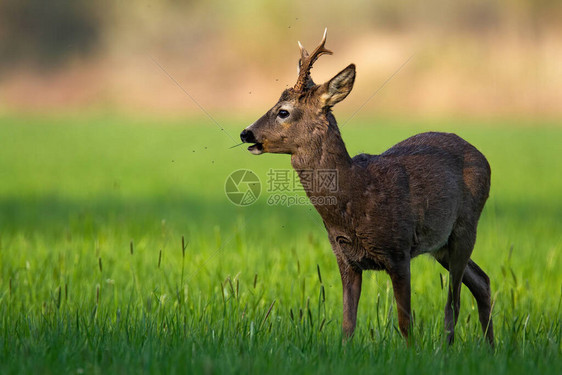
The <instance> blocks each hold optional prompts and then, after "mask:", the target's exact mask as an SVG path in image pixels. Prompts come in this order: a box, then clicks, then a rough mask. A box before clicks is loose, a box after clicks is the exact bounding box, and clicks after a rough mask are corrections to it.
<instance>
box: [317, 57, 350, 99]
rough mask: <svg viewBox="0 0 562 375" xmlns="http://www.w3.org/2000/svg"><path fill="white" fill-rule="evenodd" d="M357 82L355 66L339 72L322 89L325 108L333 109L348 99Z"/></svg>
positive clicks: (321, 97) (321, 96) (321, 95)
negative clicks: (354, 83)
mask: <svg viewBox="0 0 562 375" xmlns="http://www.w3.org/2000/svg"><path fill="white" fill-rule="evenodd" d="M353 82H355V64H351V65H349V66H348V67H347V68H345V69H344V70H342V71H341V72H339V73H338V74H336V75H335V76H334V78H332V79H331V80H329V81H328V82H326V83H324V84H323V85H322V88H321V94H320V100H321V102H322V104H323V106H324V107H332V106H334V105H336V104H337V103H339V102H341V101H342V100H344V99H345V98H346V96H347V95H349V93H350V92H351V89H352V88H353Z"/></svg>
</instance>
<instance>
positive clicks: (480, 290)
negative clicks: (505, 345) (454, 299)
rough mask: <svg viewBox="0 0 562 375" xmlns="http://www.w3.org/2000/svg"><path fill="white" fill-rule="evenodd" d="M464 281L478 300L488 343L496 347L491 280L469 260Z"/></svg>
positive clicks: (479, 312) (481, 321)
mask: <svg viewBox="0 0 562 375" xmlns="http://www.w3.org/2000/svg"><path fill="white" fill-rule="evenodd" d="M462 281H463V283H464V284H465V285H466V286H467V287H468V289H469V290H470V292H471V293H472V295H473V296H474V298H475V299H476V304H477V305H478V315H479V318H480V324H481V325H482V332H483V333H484V336H486V339H487V340H488V343H489V344H490V345H491V346H492V347H494V326H493V323H492V302H491V292H490V278H489V277H488V275H486V273H485V272H484V271H482V269H481V268H480V267H478V265H477V264H476V263H474V262H473V261H472V260H469V261H468V265H467V267H466V269H465V271H464V277H463V279H462Z"/></svg>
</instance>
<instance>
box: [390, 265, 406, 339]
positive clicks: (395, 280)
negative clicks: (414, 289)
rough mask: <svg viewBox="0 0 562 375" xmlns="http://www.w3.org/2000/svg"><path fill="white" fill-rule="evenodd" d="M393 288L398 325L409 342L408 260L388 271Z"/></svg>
mask: <svg viewBox="0 0 562 375" xmlns="http://www.w3.org/2000/svg"><path fill="white" fill-rule="evenodd" d="M388 273H389V275H390V279H391V280H392V288H393V289H394V298H395V299H396V307H397V310H398V326H399V327H400V332H401V333H402V336H404V338H405V339H406V340H407V341H408V343H410V340H409V338H410V327H411V307H410V293H411V292H410V262H409V260H408V261H405V262H403V264H400V266H399V267H396V268H394V269H391V270H389V271H388Z"/></svg>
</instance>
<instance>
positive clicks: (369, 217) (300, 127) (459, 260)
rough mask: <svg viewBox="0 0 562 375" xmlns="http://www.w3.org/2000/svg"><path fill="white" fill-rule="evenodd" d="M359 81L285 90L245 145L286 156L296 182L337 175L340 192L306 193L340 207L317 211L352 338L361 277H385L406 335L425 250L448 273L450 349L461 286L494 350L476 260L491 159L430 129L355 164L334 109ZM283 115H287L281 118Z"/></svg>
mask: <svg viewBox="0 0 562 375" xmlns="http://www.w3.org/2000/svg"><path fill="white" fill-rule="evenodd" d="M354 80H355V66H354V65H350V66H348V67H347V68H346V69H344V70H343V71H342V72H340V73H338V74H337V75H336V76H335V77H334V78H332V79H331V80H330V81H328V82H326V83H324V84H322V85H313V86H311V87H306V88H305V89H302V90H295V89H288V90H285V91H284V92H283V94H282V95H281V98H280V99H279V101H278V103H277V104H276V105H274V106H273V108H271V110H269V111H268V112H267V113H266V114H265V115H264V116H262V117H261V118H260V119H259V120H258V121H256V122H255V123H254V124H252V125H251V126H249V127H248V128H247V129H245V130H244V131H243V132H242V134H241V138H242V141H244V142H249V143H256V145H255V146H250V148H249V149H250V150H251V151H253V152H254V153H261V152H271V153H287V154H290V155H291V164H292V166H293V167H294V169H295V170H296V171H297V173H299V175H302V174H303V173H305V172H306V171H310V170H315V171H318V170H333V171H337V174H338V182H339V183H338V189H337V191H336V192H331V191H327V190H325V189H324V190H322V189H312V188H306V193H307V195H308V196H309V197H318V196H327V195H331V196H335V197H336V198H337V199H336V204H334V205H320V204H317V205H316V206H315V208H316V210H317V211H318V213H319V214H320V215H321V217H322V220H323V221H324V225H325V227H326V230H327V232H328V237H329V240H330V243H331V245H332V248H333V252H334V254H335V256H336V260H337V263H338V266H339V269H340V274H341V279H342V285H343V331H344V334H345V336H346V337H350V336H352V335H353V332H354V330H355V326H356V319H357V306H358V302H359V297H360V294H361V278H362V272H363V271H364V270H384V271H386V272H387V273H388V274H389V276H390V278H391V281H392V285H393V288H394V295H395V298H396V303H397V307H398V309H397V310H398V318H399V326H400V331H401V332H402V334H403V335H404V337H406V338H408V337H409V335H410V325H411V307H410V260H411V259H412V258H414V257H415V256H417V255H419V254H423V253H428V254H431V255H432V256H433V257H435V258H436V259H437V260H438V261H439V263H440V264H441V265H443V266H444V267H445V268H446V269H448V270H449V272H450V288H449V296H448V301H447V304H446V307H445V329H446V331H447V332H448V336H447V339H448V342H449V343H452V342H453V339H454V326H455V323H456V321H457V319H458V313H459V307H460V285H461V281H462V282H464V283H465V284H466V285H467V286H468V288H469V290H470V291H471V292H472V294H473V295H474V297H475V298H476V301H477V304H478V310H479V315H480V321H481V324H482V329H483V331H484V333H485V334H486V337H487V339H488V341H489V342H490V344H491V345H493V328H492V319H491V303H490V281H489V279H488V276H487V275H486V274H485V273H484V271H482V270H481V269H480V268H479V267H478V266H477V265H476V264H475V263H474V262H473V261H472V260H470V255H471V253H472V250H473V247H474V242H475V240H476V228H477V224H478V219H479V217H480V213H481V212H482V209H483V207H484V203H485V202H486V199H487V198H488V193H489V190H490V166H489V164H488V162H487V160H486V158H485V157H484V156H483V155H482V154H481V153H480V152H479V151H478V150H477V149H476V148H475V147H473V146H472V145H470V144H469V143H468V142H466V141H465V140H463V139H462V138H460V137H458V136H457V135H454V134H448V133H434V132H432V133H422V134H418V135H415V136H413V137H410V138H408V139H406V140H404V141H402V142H400V143H398V144H397V145H395V146H393V147H392V148H390V149H388V150H387V151H385V152H384V153H383V154H381V155H369V154H359V155H357V156H355V157H353V158H351V157H350V156H349V154H348V152H347V149H346V147H345V144H344V142H343V140H342V138H341V135H340V132H339V129H338V126H337V123H336V120H335V118H334V116H333V115H332V112H331V108H332V106H333V105H334V104H336V103H337V102H339V101H341V100H343V99H344V98H345V97H346V96H347V95H348V94H349V92H350V91H351V89H352V87H353V83H354ZM282 111H287V112H288V113H289V115H288V117H286V118H282V116H284V113H283V112H282ZM260 147H261V148H260ZM303 185H304V184H303Z"/></svg>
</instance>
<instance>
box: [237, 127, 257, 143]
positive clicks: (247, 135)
mask: <svg viewBox="0 0 562 375" xmlns="http://www.w3.org/2000/svg"><path fill="white" fill-rule="evenodd" d="M240 140H241V141H242V142H244V143H256V142H257V141H256V137H255V136H254V133H253V132H252V131H251V130H248V129H244V130H242V133H240Z"/></svg>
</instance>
